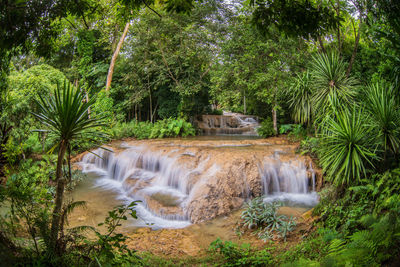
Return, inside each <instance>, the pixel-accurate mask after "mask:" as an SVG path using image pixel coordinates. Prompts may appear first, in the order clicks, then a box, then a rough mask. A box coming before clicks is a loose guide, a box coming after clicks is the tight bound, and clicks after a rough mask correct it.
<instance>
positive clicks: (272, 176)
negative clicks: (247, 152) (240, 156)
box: [260, 158, 318, 206]
mask: <svg viewBox="0 0 400 267" xmlns="http://www.w3.org/2000/svg"><path fill="white" fill-rule="evenodd" d="M309 173H311V189H310V185H309V182H310V181H309V180H310V177H309V175H308V174H309ZM260 174H261V184H262V188H263V193H264V195H265V198H264V201H275V200H280V201H284V202H288V203H289V204H292V205H293V204H300V205H305V206H314V205H315V204H317V203H318V196H317V194H316V192H315V175H314V171H313V169H312V168H309V169H307V168H306V166H305V165H304V164H303V163H302V162H300V161H292V162H281V161H280V160H279V159H273V158H270V159H268V160H266V161H264V163H263V165H262V166H261V167H260Z"/></svg>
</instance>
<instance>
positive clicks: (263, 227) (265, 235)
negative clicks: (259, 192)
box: [241, 197, 296, 241]
mask: <svg viewBox="0 0 400 267" xmlns="http://www.w3.org/2000/svg"><path fill="white" fill-rule="evenodd" d="M280 206H281V203H277V202H273V203H265V202H264V201H263V199H262V198H261V197H258V198H254V199H253V200H251V201H250V202H249V203H246V209H245V210H244V211H243V212H242V214H241V219H242V220H243V226H246V227H248V228H249V229H254V228H257V231H256V233H257V235H258V237H259V238H260V239H262V240H264V241H266V240H267V239H270V238H272V237H273V236H280V237H282V238H283V239H284V240H286V236H287V234H288V233H289V232H291V231H292V230H293V228H294V226H295V225H296V223H295V221H294V220H293V218H288V217H287V216H285V215H278V213H277V210H278V208H279V207H280Z"/></svg>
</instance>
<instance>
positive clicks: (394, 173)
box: [315, 168, 400, 234]
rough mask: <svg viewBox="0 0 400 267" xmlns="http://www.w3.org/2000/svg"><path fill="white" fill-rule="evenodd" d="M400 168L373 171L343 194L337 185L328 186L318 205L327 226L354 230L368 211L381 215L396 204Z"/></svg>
mask: <svg viewBox="0 0 400 267" xmlns="http://www.w3.org/2000/svg"><path fill="white" fill-rule="evenodd" d="M399 184H400V169H398V168H397V169H394V170H391V171H387V172H385V173H384V174H374V175H372V176H371V177H370V179H363V180H361V181H360V183H359V184H358V185H355V186H352V187H349V188H348V189H347V190H346V191H345V192H344V194H343V195H342V196H340V195H339V196H338V195H337V192H336V190H334V188H326V189H325V190H324V191H323V192H322V194H321V201H320V203H319V204H318V205H317V207H316V208H315V213H316V214H319V215H320V216H321V218H322V219H323V221H324V225H325V226H326V227H329V228H332V229H337V230H340V231H341V232H343V233H344V234H349V233H353V232H354V231H355V230H356V229H357V227H360V226H361V224H360V222H359V219H360V218H361V217H363V216H365V215H368V214H375V215H379V214H382V213H383V212H385V211H387V210H390V209H392V208H393V207H394V206H396V203H397V200H398V198H399V192H400V191H399V190H400V187H399Z"/></svg>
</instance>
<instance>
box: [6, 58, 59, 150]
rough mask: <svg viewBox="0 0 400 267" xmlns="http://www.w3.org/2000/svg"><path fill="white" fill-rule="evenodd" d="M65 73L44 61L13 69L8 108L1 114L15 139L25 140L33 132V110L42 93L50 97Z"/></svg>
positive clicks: (9, 79)
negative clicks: (10, 127)
mask: <svg viewBox="0 0 400 267" xmlns="http://www.w3.org/2000/svg"><path fill="white" fill-rule="evenodd" d="M64 79H65V76H64V74H63V73H62V72H60V71H59V70H57V69H55V68H53V67H51V66H49V65H47V64H40V65H36V66H33V67H31V68H29V69H27V70H25V71H12V72H11V73H10V75H9V76H8V88H9V89H8V91H7V94H6V102H5V103H4V105H5V106H4V110H3V111H2V112H1V114H0V121H6V122H7V124H8V125H9V126H12V127H13V128H12V131H11V132H10V135H11V136H12V137H13V138H14V141H16V142H18V143H23V142H25V141H26V139H27V138H28V136H29V135H30V132H31V131H32V130H33V129H35V127H37V124H35V121H34V120H33V118H32V115H31V112H35V111H36V109H37V107H36V105H35V101H37V100H38V99H39V97H38V96H39V95H40V96H42V97H46V96H48V95H49V93H50V92H52V91H53V90H54V89H56V88H57V84H58V83H62V82H63V81H64Z"/></svg>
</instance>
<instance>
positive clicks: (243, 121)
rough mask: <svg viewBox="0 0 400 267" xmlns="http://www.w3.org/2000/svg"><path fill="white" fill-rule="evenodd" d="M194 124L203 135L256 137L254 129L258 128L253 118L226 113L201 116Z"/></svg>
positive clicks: (255, 119)
mask: <svg viewBox="0 0 400 267" xmlns="http://www.w3.org/2000/svg"><path fill="white" fill-rule="evenodd" d="M196 124H197V126H198V127H199V128H200V129H201V130H202V132H203V133H204V134H205V135H244V136H257V132H256V129H257V128H258V127H259V126H260V124H259V123H258V121H257V117H255V116H248V115H243V114H239V113H227V112H224V115H202V116H201V119H200V121H196Z"/></svg>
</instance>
